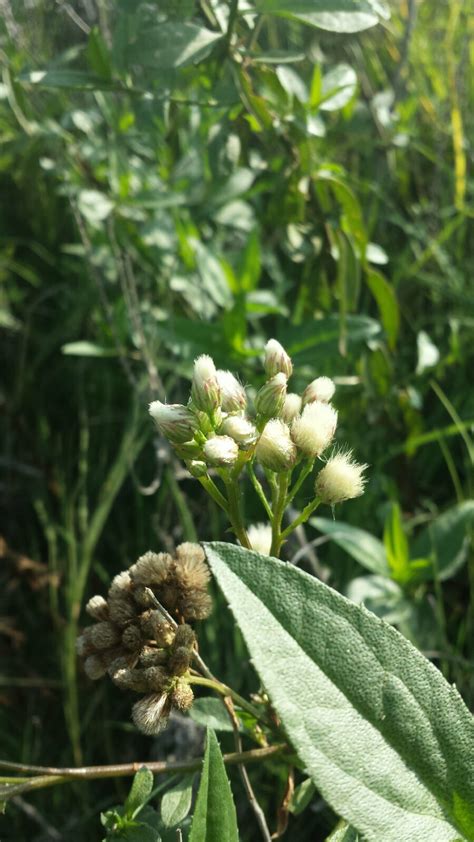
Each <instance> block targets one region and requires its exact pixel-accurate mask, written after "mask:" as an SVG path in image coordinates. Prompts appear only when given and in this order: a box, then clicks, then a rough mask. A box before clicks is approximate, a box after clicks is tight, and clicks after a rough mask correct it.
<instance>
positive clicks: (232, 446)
mask: <svg viewBox="0 0 474 842" xmlns="http://www.w3.org/2000/svg"><path fill="white" fill-rule="evenodd" d="M203 453H204V459H205V460H206V462H207V463H208V464H209V465H215V466H221V467H227V466H230V465H233V464H234V462H235V461H236V459H237V457H238V455H239V448H238V446H237V444H236V442H235V441H234V439H231V437H230V436H212V437H211V438H210V439H208V440H207V441H206V443H205V445H204V447H203Z"/></svg>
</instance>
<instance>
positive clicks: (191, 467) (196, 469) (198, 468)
mask: <svg viewBox="0 0 474 842" xmlns="http://www.w3.org/2000/svg"><path fill="white" fill-rule="evenodd" d="M188 471H189V473H190V474H191V476H192V477H195V478H196V479H199V477H205V476H206V474H207V465H206V463H205V462H201V461H200V460H199V459H192V460H191V462H189V464H188Z"/></svg>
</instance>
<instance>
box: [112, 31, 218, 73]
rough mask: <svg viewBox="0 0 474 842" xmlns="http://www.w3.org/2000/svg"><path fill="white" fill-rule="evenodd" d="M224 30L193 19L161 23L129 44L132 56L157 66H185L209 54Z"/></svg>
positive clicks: (135, 59)
mask: <svg viewBox="0 0 474 842" xmlns="http://www.w3.org/2000/svg"><path fill="white" fill-rule="evenodd" d="M221 38H222V33H220V32H212V31H211V30H210V29H205V28H204V27H203V26H196V25H195V24H194V23H162V24H160V26H159V27H156V28H152V29H149V30H147V31H146V32H143V33H141V35H140V37H139V38H138V39H137V41H136V43H135V44H133V45H131V46H130V49H129V57H130V60H131V61H133V62H136V63H137V64H143V65H151V66H153V67H155V68H158V67H160V68H176V67H184V66H185V65H187V64H191V63H193V62H198V61H201V60H202V59H204V58H206V56H208V55H209V53H210V52H211V50H212V48H213V47H214V46H215V44H216V43H217V41H219V40H220V39H221Z"/></svg>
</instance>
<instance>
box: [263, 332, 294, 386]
mask: <svg viewBox="0 0 474 842" xmlns="http://www.w3.org/2000/svg"><path fill="white" fill-rule="evenodd" d="M265 371H266V373H267V377H273V376H274V375H275V374H279V373H280V372H281V373H282V374H284V375H285V377H286V378H287V379H288V377H291V375H292V373H293V363H292V362H291V357H289V356H288V354H287V353H286V351H285V349H284V347H283V345H280V343H279V342H278V341H277V340H276V339H269V340H268V342H267V344H266V345H265Z"/></svg>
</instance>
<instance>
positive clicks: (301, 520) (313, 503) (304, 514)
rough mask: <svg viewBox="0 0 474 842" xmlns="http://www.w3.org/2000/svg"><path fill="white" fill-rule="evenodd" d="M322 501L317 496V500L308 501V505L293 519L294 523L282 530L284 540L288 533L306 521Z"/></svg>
mask: <svg viewBox="0 0 474 842" xmlns="http://www.w3.org/2000/svg"><path fill="white" fill-rule="evenodd" d="M320 503H321V500H320V499H319V498H318V497H316V499H315V500H312V501H311V503H308V505H307V506H305V507H304V509H303V511H302V512H301V514H300V515H298V517H297V518H296V519H295V520H294V521H293V523H290V525H289V526H287V527H286V529H285V531H284V532H282V534H281V539H282V541H284V540H285V538H288V535H291V533H292V532H293V530H294V529H296V528H297V526H300V524H302V523H305V521H307V520H308V518H309V516H310V515H311V514H312V513H313V512H314V511H315V509H317V508H318V506H319V505H320Z"/></svg>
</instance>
